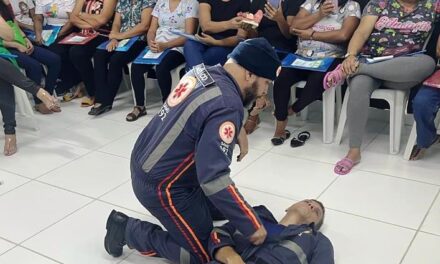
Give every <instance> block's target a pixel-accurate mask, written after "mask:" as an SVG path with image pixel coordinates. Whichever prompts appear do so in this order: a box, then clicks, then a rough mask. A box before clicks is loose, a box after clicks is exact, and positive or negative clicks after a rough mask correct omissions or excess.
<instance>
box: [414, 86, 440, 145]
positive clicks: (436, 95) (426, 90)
mask: <svg viewBox="0 0 440 264" xmlns="http://www.w3.org/2000/svg"><path fill="white" fill-rule="evenodd" d="M413 107H414V119H415V121H416V127H417V146H418V147H419V148H424V149H426V148H429V147H430V146H431V145H432V143H433V142H434V141H435V140H436V139H438V138H437V128H436V127H435V124H434V120H435V117H436V115H437V112H438V110H439V108H440V89H437V88H431V87H427V86H424V87H422V88H421V89H420V90H419V92H418V93H417V95H416V97H415V98H414V101H413Z"/></svg>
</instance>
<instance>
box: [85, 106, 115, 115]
mask: <svg viewBox="0 0 440 264" xmlns="http://www.w3.org/2000/svg"><path fill="white" fill-rule="evenodd" d="M110 110H112V106H111V105H100V106H98V107H92V109H90V111H89V115H92V116H99V115H101V114H104V113H105V112H108V111H110Z"/></svg>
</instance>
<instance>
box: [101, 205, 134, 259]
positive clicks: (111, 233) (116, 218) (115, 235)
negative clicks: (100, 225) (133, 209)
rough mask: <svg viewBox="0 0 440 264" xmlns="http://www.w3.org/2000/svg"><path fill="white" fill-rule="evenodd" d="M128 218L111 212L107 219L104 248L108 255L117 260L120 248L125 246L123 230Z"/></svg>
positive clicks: (120, 251)
mask: <svg viewBox="0 0 440 264" xmlns="http://www.w3.org/2000/svg"><path fill="white" fill-rule="evenodd" d="M127 221H128V216H126V215H125V214H123V213H120V212H117V211H115V210H113V211H112V212H111V213H110V215H109V216H108V219H107V225H106V229H107V234H106V235H105V239H104V247H105V250H106V251H107V253H108V254H110V255H112V256H113V257H115V258H117V257H120V256H121V255H122V248H123V247H124V246H125V245H126V242H125V228H126V227H127Z"/></svg>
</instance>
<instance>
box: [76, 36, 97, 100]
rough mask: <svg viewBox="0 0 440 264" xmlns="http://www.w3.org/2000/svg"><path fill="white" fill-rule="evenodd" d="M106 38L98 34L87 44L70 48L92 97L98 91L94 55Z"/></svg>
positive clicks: (77, 68)
mask: <svg viewBox="0 0 440 264" xmlns="http://www.w3.org/2000/svg"><path fill="white" fill-rule="evenodd" d="M105 40H106V39H105V37H102V36H98V37H96V38H95V39H93V40H92V41H90V42H89V43H87V44H86V45H77V46H73V47H71V48H70V50H69V57H70V60H71V61H72V64H73V66H74V67H75V69H76V70H77V71H78V73H79V75H80V76H81V80H82V81H83V82H84V85H85V88H86V90H87V93H88V95H89V96H90V97H95V92H96V87H95V80H94V76H93V64H92V57H93V55H94V54H95V52H96V47H98V46H99V45H100V44H101V43H102V42H104V41H105Z"/></svg>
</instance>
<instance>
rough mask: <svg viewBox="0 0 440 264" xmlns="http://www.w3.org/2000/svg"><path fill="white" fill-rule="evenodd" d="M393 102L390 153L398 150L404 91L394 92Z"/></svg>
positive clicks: (404, 101) (396, 152) (404, 103)
mask: <svg viewBox="0 0 440 264" xmlns="http://www.w3.org/2000/svg"><path fill="white" fill-rule="evenodd" d="M395 99H396V100H395V102H394V107H395V110H394V111H393V112H394V122H393V123H394V128H393V133H394V135H393V142H392V149H390V152H391V154H398V153H399V151H400V140H401V137H402V127H403V116H404V113H405V109H404V106H405V105H406V93H405V92H403V91H398V92H397V93H396V97H395Z"/></svg>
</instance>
